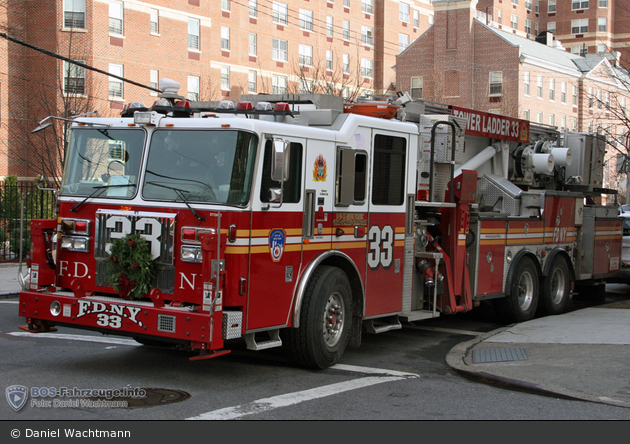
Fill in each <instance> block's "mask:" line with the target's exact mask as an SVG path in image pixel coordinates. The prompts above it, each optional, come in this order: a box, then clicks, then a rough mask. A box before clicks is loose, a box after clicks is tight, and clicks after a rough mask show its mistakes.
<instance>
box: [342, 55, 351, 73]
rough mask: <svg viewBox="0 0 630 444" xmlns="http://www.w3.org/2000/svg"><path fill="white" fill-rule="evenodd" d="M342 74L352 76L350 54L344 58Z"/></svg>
mask: <svg viewBox="0 0 630 444" xmlns="http://www.w3.org/2000/svg"><path fill="white" fill-rule="evenodd" d="M342 62H343V63H342V68H341V70H342V72H343V73H344V74H350V55H349V54H344V55H343V58H342Z"/></svg>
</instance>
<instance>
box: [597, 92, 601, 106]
mask: <svg viewBox="0 0 630 444" xmlns="http://www.w3.org/2000/svg"><path fill="white" fill-rule="evenodd" d="M597 108H598V109H602V90H601V89H598V90H597Z"/></svg>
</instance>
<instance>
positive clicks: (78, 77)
mask: <svg viewBox="0 0 630 444" xmlns="http://www.w3.org/2000/svg"><path fill="white" fill-rule="evenodd" d="M77 62H79V63H85V61H84V60H77ZM63 92H64V93H65V94H77V95H84V94H85V68H84V67H82V66H79V65H75V64H74V63H70V62H63Z"/></svg>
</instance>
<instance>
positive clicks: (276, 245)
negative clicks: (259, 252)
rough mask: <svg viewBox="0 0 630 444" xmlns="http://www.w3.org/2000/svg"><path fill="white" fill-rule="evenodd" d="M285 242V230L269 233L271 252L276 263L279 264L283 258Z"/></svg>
mask: <svg viewBox="0 0 630 444" xmlns="http://www.w3.org/2000/svg"><path fill="white" fill-rule="evenodd" d="M285 241H286V234H285V233H284V230H271V233H269V251H270V252H271V259H272V260H273V261H274V262H278V261H279V260H280V259H281V258H282V253H284V244H285Z"/></svg>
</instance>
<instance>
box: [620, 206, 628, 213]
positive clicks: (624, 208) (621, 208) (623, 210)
mask: <svg viewBox="0 0 630 444" xmlns="http://www.w3.org/2000/svg"><path fill="white" fill-rule="evenodd" d="M618 210H619V214H623V213H625V212H626V211H630V205H621V206H620V207H619V208H618Z"/></svg>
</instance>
